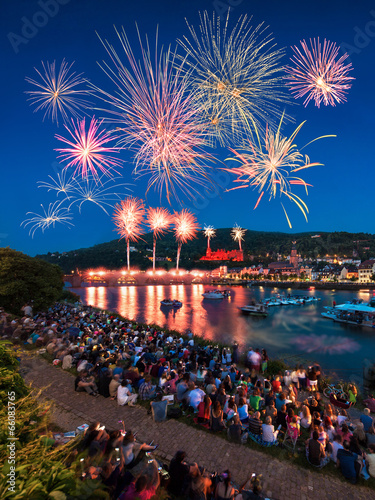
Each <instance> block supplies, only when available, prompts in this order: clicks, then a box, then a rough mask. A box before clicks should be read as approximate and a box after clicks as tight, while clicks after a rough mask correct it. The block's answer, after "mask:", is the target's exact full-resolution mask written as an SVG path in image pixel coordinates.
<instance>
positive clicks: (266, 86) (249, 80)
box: [179, 11, 288, 145]
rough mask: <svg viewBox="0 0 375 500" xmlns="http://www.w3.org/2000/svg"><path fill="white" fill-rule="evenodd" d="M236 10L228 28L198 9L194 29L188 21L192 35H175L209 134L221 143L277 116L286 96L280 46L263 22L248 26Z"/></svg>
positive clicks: (216, 17)
mask: <svg viewBox="0 0 375 500" xmlns="http://www.w3.org/2000/svg"><path fill="white" fill-rule="evenodd" d="M250 20H251V18H250V19H249V18H248V17H247V15H245V16H241V17H240V18H239V19H238V21H237V23H236V25H235V26H234V28H233V29H232V30H230V29H229V26H228V25H229V11H228V16H227V18H226V19H225V20H224V22H223V23H221V22H220V18H219V17H218V16H215V14H213V16H212V19H211V18H210V17H209V15H208V13H207V12H204V13H203V15H202V14H200V26H199V30H197V31H196V30H195V28H194V26H190V25H189V24H188V28H189V31H190V35H191V40H190V39H189V38H188V37H184V39H183V40H179V43H180V45H181V46H182V47H183V48H184V50H185V51H186V62H187V64H188V65H189V66H190V68H189V69H190V71H191V76H190V80H191V82H192V87H193V90H194V91H195V99H196V100H197V103H198V106H199V107H200V109H201V111H202V112H203V114H204V119H205V122H206V125H207V126H208V127H209V129H210V133H211V136H212V137H213V138H216V139H217V140H218V142H219V143H220V144H221V145H227V144H228V141H229V140H240V139H241V138H242V133H243V128H244V127H245V128H248V129H249V130H250V132H252V131H254V127H258V128H259V127H260V125H261V123H262V122H265V121H267V119H268V120H269V118H270V117H271V118H272V117H275V116H276V117H279V116H281V112H280V109H279V106H280V104H284V103H285V102H287V101H288V97H287V96H286V95H284V93H283V92H282V91H281V90H280V88H281V80H282V76H281V69H282V68H281V67H280V66H279V62H280V59H281V57H282V56H283V51H282V50H279V49H276V48H275V47H276V44H274V43H273V40H272V37H271V35H270V34H266V28H265V27H264V26H263V24H260V25H258V26H256V27H252V26H250ZM214 142H216V141H214Z"/></svg>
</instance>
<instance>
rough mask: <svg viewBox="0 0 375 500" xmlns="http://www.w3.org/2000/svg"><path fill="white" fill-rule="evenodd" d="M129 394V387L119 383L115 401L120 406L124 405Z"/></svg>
mask: <svg viewBox="0 0 375 500" xmlns="http://www.w3.org/2000/svg"><path fill="white" fill-rule="evenodd" d="M129 396H130V391H129V389H128V388H127V387H126V386H125V387H123V386H122V385H119V386H118V388H117V403H118V404H119V405H120V406H123V405H125V404H126V403H127V402H128V399H129Z"/></svg>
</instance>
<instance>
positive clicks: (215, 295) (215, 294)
mask: <svg viewBox="0 0 375 500" xmlns="http://www.w3.org/2000/svg"><path fill="white" fill-rule="evenodd" d="M202 297H203V298H204V299H209V300H220V299H223V298H224V295H223V294H222V293H221V292H219V291H212V292H210V291H206V292H204V293H202Z"/></svg>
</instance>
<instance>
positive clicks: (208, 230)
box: [203, 226, 216, 250]
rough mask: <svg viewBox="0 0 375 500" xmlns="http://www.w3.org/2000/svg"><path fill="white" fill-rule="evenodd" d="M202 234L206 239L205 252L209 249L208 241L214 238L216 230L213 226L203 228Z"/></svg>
mask: <svg viewBox="0 0 375 500" xmlns="http://www.w3.org/2000/svg"><path fill="white" fill-rule="evenodd" d="M203 234H204V236H205V237H206V238H207V250H208V249H209V248H210V240H211V239H212V238H215V236H216V230H215V228H214V227H213V226H204V229H203Z"/></svg>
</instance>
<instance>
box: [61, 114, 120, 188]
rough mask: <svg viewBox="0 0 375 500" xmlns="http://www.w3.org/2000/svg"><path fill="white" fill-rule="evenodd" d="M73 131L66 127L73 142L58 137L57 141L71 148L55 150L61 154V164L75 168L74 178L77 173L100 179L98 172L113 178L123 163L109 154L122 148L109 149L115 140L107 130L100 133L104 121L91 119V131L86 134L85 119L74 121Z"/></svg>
mask: <svg viewBox="0 0 375 500" xmlns="http://www.w3.org/2000/svg"><path fill="white" fill-rule="evenodd" d="M72 124H73V130H70V129H69V128H68V127H67V126H66V125H65V128H66V129H67V130H68V132H69V133H70V135H71V136H72V140H70V139H66V138H65V137H62V136H61V135H56V136H55V137H56V139H58V140H59V141H62V142H64V143H65V144H68V145H69V146H70V147H69V148H60V149H55V151H58V152H59V153H61V155H60V156H59V157H58V158H61V162H65V161H67V162H69V163H67V165H65V168H69V167H73V168H75V171H74V174H73V176H75V175H76V174H77V173H78V174H79V173H80V174H81V175H82V177H84V178H87V177H88V176H89V174H91V175H93V176H94V178H96V179H97V178H98V177H99V175H98V170H99V171H100V172H101V173H103V174H105V175H108V176H112V175H113V174H112V170H113V171H114V172H115V173H118V172H116V170H114V169H115V168H117V167H121V163H122V161H121V160H120V159H118V158H114V157H113V156H107V153H117V152H118V151H119V149H120V148H117V147H108V146H107V144H108V143H109V142H110V141H112V140H113V137H111V135H110V134H109V133H108V132H106V130H104V129H103V130H101V131H99V127H100V126H101V124H102V121H100V122H98V120H96V119H95V118H92V119H91V123H90V126H89V130H88V132H87V133H86V126H85V119H83V120H82V121H79V120H77V124H75V122H74V120H72Z"/></svg>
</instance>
